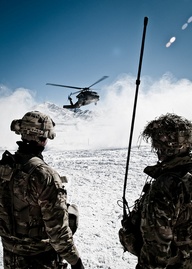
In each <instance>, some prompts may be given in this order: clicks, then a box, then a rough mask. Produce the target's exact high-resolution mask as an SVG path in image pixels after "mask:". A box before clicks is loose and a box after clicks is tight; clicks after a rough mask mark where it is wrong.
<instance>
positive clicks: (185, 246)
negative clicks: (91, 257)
mask: <svg viewBox="0 0 192 269" xmlns="http://www.w3.org/2000/svg"><path fill="white" fill-rule="evenodd" d="M142 136H143V138H144V139H145V140H146V141H147V142H148V141H149V140H150V142H151V147H152V150H153V151H155V152H156V154H157V157H158V161H157V164H155V165H153V166H148V167H146V168H145V169H144V172H145V173H146V174H147V175H148V177H149V182H147V184H146V185H145V186H144V191H143V194H142V196H141V197H140V198H139V199H138V200H137V201H136V203H135V207H134V209H133V211H132V214H131V218H134V219H136V217H137V220H136V222H137V228H136V229H137V231H135V230H134V229H132V234H131V236H130V234H126V235H125V234H123V232H122V230H121V233H120V234H121V238H120V239H121V242H122V244H123V245H124V247H125V248H126V249H127V250H128V251H130V250H131V251H132V253H133V254H134V255H136V256H137V257H138V264H137V266H136V268H137V269H155V268H158V269H189V268H192V155H191V148H192V122H191V121H189V120H187V119H185V118H183V117H181V116H178V115H176V114H171V113H168V114H166V115H162V116H160V117H159V118H157V119H155V120H153V121H151V122H149V123H148V124H147V126H146V127H145V128H144V131H143V133H142ZM146 186H147V187H146ZM132 223H133V221H132ZM138 224H139V225H138ZM133 225H135V222H134V224H133ZM127 230H128V229H127ZM133 230H134V231H133ZM130 233H131V232H130ZM138 234H140V237H138ZM138 238H140V240H139V241H137V240H138ZM136 241H137V242H136ZM138 246H139V250H138V248H137V247H138ZM134 247H135V249H134ZM136 248H137V249H136Z"/></svg>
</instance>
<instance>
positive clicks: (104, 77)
mask: <svg viewBox="0 0 192 269" xmlns="http://www.w3.org/2000/svg"><path fill="white" fill-rule="evenodd" d="M106 78H108V76H103V77H102V78H100V79H99V80H97V81H96V82H95V83H93V84H91V85H90V86H89V87H87V88H88V89H89V88H91V87H92V86H93V85H95V84H97V83H99V82H101V81H102V80H104V79H106Z"/></svg>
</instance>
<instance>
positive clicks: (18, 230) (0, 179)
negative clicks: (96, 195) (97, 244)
mask: <svg viewBox="0 0 192 269" xmlns="http://www.w3.org/2000/svg"><path fill="white" fill-rule="evenodd" d="M54 125H55V124H54V122H53V121H52V119H51V118H50V117H49V116H47V115H44V114H43V113H40V112H38V111H32V112H28V113H26V114H25V115H24V117H23V118H22V119H21V120H14V121H13V122H12V123H11V130H12V131H14V132H15V133H16V134H20V135H21V138H22V141H19V142H17V144H18V146H19V148H18V150H17V152H16V153H15V154H14V155H12V154H10V153H9V152H8V151H6V152H5V153H4V154H3V158H2V160H1V161H0V236H1V239H2V245H3V261H4V268H5V269H29V268H30V269H43V268H47V269H53V268H58V269H59V268H66V264H67V263H69V264H70V265H71V268H72V269H84V266H83V264H82V261H81V258H80V256H79V253H78V251H77V248H76V246H75V244H74V241H73V234H72V230H73V229H72V228H70V219H69V212H68V208H67V202H66V190H65V188H64V187H63V184H62V181H61V177H60V176H59V175H58V173H57V172H56V171H54V170H53V169H52V168H51V167H49V166H48V165H47V164H46V163H45V162H44V161H43V156H42V151H43V150H44V147H45V145H46V142H47V139H48V138H49V139H53V138H54V137H55V133H54ZM66 261H67V263H66ZM64 262H65V264H64Z"/></svg>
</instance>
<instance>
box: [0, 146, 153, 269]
mask: <svg viewBox="0 0 192 269" xmlns="http://www.w3.org/2000/svg"><path fill="white" fill-rule="evenodd" d="M44 158H45V161H46V162H47V163H48V164H50V166H52V167H53V168H54V169H56V170H57V171H58V172H59V173H60V175H65V176H67V178H68V183H67V184H66V187H67V190H68V201H69V202H70V203H74V204H76V205H78V208H79V212H80V220H79V229H78V231H77V232H76V234H75V236H74V239H75V242H76V245H77V247H78V249H79V252H80V253H81V256H82V259H83V261H84V264H85V268H91V269H93V268H94V269H95V268H103V269H115V268H121V269H127V268H134V267H135V264H136V259H135V257H134V256H133V255H131V254H129V253H127V252H126V253H123V248H122V246H121V244H120V242H119V238H118V231H119V229H120V227H121V219H122V208H121V207H120V206H119V205H118V204H119V203H118V201H119V200H120V201H122V195H123V183H124V175H125V167H126V158H127V149H102V150H77V151H76V150H62V149H59V148H58V149H47V150H46V151H45V152H44ZM151 163H154V160H152V158H151V152H150V148H148V147H140V148H137V147H134V148H133V149H132V153H131V159H130V169H129V175H128V185H127V200H128V202H129V205H132V204H133V201H134V200H135V199H136V198H137V197H138V196H139V194H140V193H141V190H142V186H143V184H144V182H145V180H146V176H145V175H143V173H142V171H143V168H144V167H145V166H146V165H148V164H151ZM120 205H121V203H120ZM1 260H2V253H0V261H1ZM0 268H1V269H2V268H3V267H2V263H1V267H0Z"/></svg>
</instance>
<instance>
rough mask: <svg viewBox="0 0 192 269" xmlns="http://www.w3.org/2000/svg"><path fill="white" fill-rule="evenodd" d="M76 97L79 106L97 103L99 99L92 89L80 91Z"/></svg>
mask: <svg viewBox="0 0 192 269" xmlns="http://www.w3.org/2000/svg"><path fill="white" fill-rule="evenodd" d="M76 98H77V99H78V103H79V105H80V106H84V105H89V104H91V103H97V102H98V101H99V95H98V94H97V92H93V91H83V92H80V93H79V94H78V95H77V96H76Z"/></svg>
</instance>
